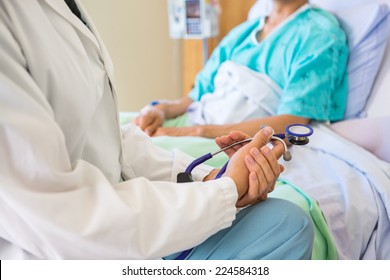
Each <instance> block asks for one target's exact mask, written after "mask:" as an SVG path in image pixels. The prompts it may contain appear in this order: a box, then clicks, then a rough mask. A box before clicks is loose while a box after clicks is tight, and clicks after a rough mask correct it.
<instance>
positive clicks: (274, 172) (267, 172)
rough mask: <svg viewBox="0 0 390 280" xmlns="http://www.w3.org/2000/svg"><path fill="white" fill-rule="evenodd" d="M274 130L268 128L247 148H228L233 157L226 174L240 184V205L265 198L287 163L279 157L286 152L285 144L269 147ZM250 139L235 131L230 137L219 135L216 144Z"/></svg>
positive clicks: (254, 138)
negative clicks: (280, 162)
mask: <svg viewBox="0 0 390 280" xmlns="http://www.w3.org/2000/svg"><path fill="white" fill-rule="evenodd" d="M272 134H273V130H272V128H270V127H265V128H263V129H262V130H260V131H259V132H258V133H257V134H256V135H255V136H254V137H253V140H252V141H251V142H250V143H248V144H246V145H245V146H243V147H240V146H236V147H233V148H231V149H228V150H227V151H226V154H227V155H228V156H229V157H230V161H229V164H228V166H227V169H226V172H225V174H224V176H229V177H231V178H232V179H233V181H234V182H235V183H236V187H237V192H238V200H237V204H236V206H237V207H244V206H247V205H249V204H253V203H256V202H260V201H263V200H265V199H266V198H267V196H268V193H269V192H272V191H273V190H274V187H275V183H276V180H277V178H278V177H279V175H280V173H281V172H282V171H283V169H284V168H283V166H282V165H279V163H278V162H277V159H278V158H280V157H281V155H282V154H283V152H284V147H283V145H282V144H281V143H279V142H275V143H273V145H274V146H273V148H272V149H269V148H268V147H267V146H265V145H266V144H267V143H268V141H269V140H270V138H271V137H272ZM246 138H248V136H247V135H246V134H243V133H240V132H232V133H230V134H229V135H228V136H223V137H219V138H217V139H216V143H217V144H218V145H219V146H220V147H221V145H222V147H223V146H226V145H229V144H231V143H234V142H237V141H240V140H243V139H246Z"/></svg>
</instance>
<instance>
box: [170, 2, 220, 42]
mask: <svg viewBox="0 0 390 280" xmlns="http://www.w3.org/2000/svg"><path fill="white" fill-rule="evenodd" d="M168 14H169V35H170V37H171V38H174V39H179V38H187V39H204V38H210V37H215V36H217V35H218V32H219V24H218V21H219V5H218V1H216V0H168Z"/></svg>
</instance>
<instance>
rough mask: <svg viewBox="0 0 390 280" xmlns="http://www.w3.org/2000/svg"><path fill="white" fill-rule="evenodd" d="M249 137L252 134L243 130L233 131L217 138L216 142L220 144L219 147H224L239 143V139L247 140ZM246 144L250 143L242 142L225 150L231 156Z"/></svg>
mask: <svg viewBox="0 0 390 280" xmlns="http://www.w3.org/2000/svg"><path fill="white" fill-rule="evenodd" d="M248 138H250V136H249V135H248V134H245V133H243V132H241V131H232V132H230V133H229V135H224V136H221V137H217V138H215V143H216V144H217V145H218V147H220V148H221V149H223V148H224V147H226V146H229V145H231V144H234V143H237V142H239V141H242V140H245V139H248ZM246 144H248V143H242V144H238V145H235V146H233V147H231V148H229V149H226V150H225V151H224V152H225V154H226V155H227V156H228V157H229V158H231V157H232V156H233V155H234V153H235V152H236V151H238V150H239V149H241V148H242V147H243V146H244V145H246Z"/></svg>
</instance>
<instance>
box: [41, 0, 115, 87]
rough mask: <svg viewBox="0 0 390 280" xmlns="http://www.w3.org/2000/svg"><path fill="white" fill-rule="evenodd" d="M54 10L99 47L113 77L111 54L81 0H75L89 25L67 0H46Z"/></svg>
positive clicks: (109, 74) (107, 68)
mask: <svg viewBox="0 0 390 280" xmlns="http://www.w3.org/2000/svg"><path fill="white" fill-rule="evenodd" d="M44 1H45V2H46V3H47V4H48V5H49V6H50V7H51V8H52V9H53V10H55V11H56V12H57V13H58V14H60V15H61V16H62V17H64V18H65V19H66V20H67V21H69V22H70V23H71V24H72V25H73V26H74V27H75V28H77V29H78V30H79V31H80V32H81V33H82V34H84V35H85V36H86V37H87V38H89V39H90V40H91V41H92V42H93V44H95V46H96V47H97V48H98V50H99V52H100V54H101V56H102V61H103V63H104V66H105V68H106V71H107V74H108V77H109V78H110V80H112V79H113V64H112V61H111V58H110V55H109V53H108V51H107V49H106V48H105V46H104V44H103V42H102V40H101V38H100V36H99V33H98V32H97V30H96V28H95V25H94V24H93V23H92V20H91V18H90V17H89V15H88V13H87V11H86V10H85V8H84V6H83V5H82V4H81V2H80V1H79V0H75V2H76V4H77V6H78V8H79V10H80V13H81V16H82V17H83V20H84V21H85V22H86V23H87V25H88V27H89V28H88V27H87V26H85V24H84V23H83V22H81V20H80V19H78V18H77V17H75V15H74V14H73V13H72V11H70V9H69V8H68V6H67V5H66V3H65V1H63V0H62V1H59V0H44Z"/></svg>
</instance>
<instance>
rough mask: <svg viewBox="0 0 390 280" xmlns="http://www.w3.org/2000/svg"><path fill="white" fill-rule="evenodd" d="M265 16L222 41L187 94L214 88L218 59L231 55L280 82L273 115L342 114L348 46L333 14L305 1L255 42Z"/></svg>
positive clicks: (339, 116)
mask: <svg viewBox="0 0 390 280" xmlns="http://www.w3.org/2000/svg"><path fill="white" fill-rule="evenodd" d="M264 22H265V18H261V19H260V20H259V19H257V20H252V21H246V22H244V23H243V24H241V25H239V26H238V27H236V28H235V29H233V30H232V31H231V32H230V33H229V34H228V35H227V36H226V37H225V38H224V39H223V40H222V41H221V43H220V44H219V46H218V47H217V48H216V49H215V50H214V52H213V54H212V55H211V57H210V59H209V61H208V62H207V63H206V65H205V67H204V68H203V70H202V71H201V72H200V73H199V74H198V76H197V78H196V81H195V85H194V88H193V89H192V91H191V92H190V97H191V98H192V99H193V100H195V101H199V100H200V99H201V97H202V96H203V95H204V94H206V93H213V92H214V89H215V85H214V78H215V76H216V74H217V71H218V69H219V67H220V65H221V64H222V63H223V62H225V61H227V60H230V61H233V62H235V63H238V64H242V65H245V66H247V67H249V68H250V69H252V70H254V71H259V72H260V73H264V74H266V75H268V76H269V77H270V78H271V79H272V80H273V81H275V82H276V83H277V84H278V85H279V86H280V87H281V89H282V96H281V100H280V104H279V106H278V108H277V115H280V114H291V115H296V116H300V117H306V118H310V119H314V120H319V121H336V120H340V119H343V117H344V113H345V107H346V102H347V90H348V77H347V71H346V69H347V58H348V46H347V42H346V35H345V33H344V32H343V31H342V29H341V28H340V26H339V24H338V22H337V20H336V18H335V17H334V16H332V15H331V14H329V13H327V12H325V11H323V10H321V9H317V8H314V7H312V6H310V5H309V4H307V5H305V6H303V7H302V8H300V9H299V10H297V11H296V12H295V13H294V14H292V15H291V16H290V17H289V18H288V19H286V20H285V21H284V22H283V23H282V24H281V25H279V26H278V27H277V28H276V29H274V30H273V32H272V33H271V34H269V35H268V36H267V37H266V38H265V39H264V40H263V41H261V42H258V41H257V39H256V34H257V33H258V32H259V31H260V30H261V29H262V28H263V26H264Z"/></svg>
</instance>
